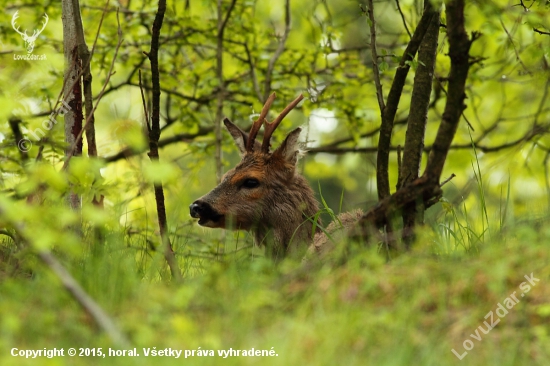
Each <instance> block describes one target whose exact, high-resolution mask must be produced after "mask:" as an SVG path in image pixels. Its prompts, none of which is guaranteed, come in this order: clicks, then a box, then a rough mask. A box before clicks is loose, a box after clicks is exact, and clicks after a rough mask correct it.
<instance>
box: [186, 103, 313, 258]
mask: <svg viewBox="0 0 550 366" xmlns="http://www.w3.org/2000/svg"><path fill="white" fill-rule="evenodd" d="M274 99H275V93H273V94H272V95H271V96H270V97H269V98H268V99H267V101H266V103H265V105H264V107H263V108H262V111H261V113H260V116H259V118H258V119H257V120H256V121H255V122H254V124H253V125H252V128H251V129H250V132H249V133H246V132H244V131H242V130H241V129H240V128H238V127H237V126H236V125H234V124H233V123H232V122H231V121H230V120H229V119H227V118H226V119H225V120H224V124H225V127H226V128H227V130H228V131H229V133H230V134H231V137H233V140H234V141H235V144H236V145H237V147H238V149H239V151H240V153H241V161H240V163H239V164H237V166H235V167H234V168H233V169H231V170H229V171H228V172H227V173H226V174H225V175H224V176H223V177H222V181H221V183H220V184H219V185H218V186H217V187H216V188H214V189H213V190H212V191H211V192H209V193H208V194H206V195H204V196H203V197H201V198H199V199H198V200H196V201H195V202H193V203H192V204H191V205H190V206H189V209H190V213H191V216H192V217H194V218H198V219H199V225H201V226H205V227H210V228H227V229H235V230H239V229H240V230H250V231H252V232H253V233H254V240H255V242H256V244H258V245H260V244H265V245H267V247H268V254H269V255H271V256H272V257H274V258H280V257H282V256H284V255H285V254H286V253H287V252H288V251H290V250H294V248H295V247H297V246H299V245H300V244H301V243H305V244H307V243H308V242H310V241H311V240H312V239H313V238H312V235H313V233H312V228H313V227H312V226H313V223H312V218H313V216H314V215H315V213H316V212H317V211H318V203H317V201H316V200H315V197H314V194H313V191H312V190H311V188H310V186H309V184H308V183H307V181H306V179H305V178H304V177H302V176H301V175H300V174H298V173H297V172H296V163H297V161H298V158H299V156H300V149H299V143H298V137H299V135H300V132H301V129H300V128H297V129H295V130H294V131H292V132H290V133H289V134H288V135H287V136H286V138H285V139H284V141H283V142H282V144H281V145H280V146H279V147H278V148H277V149H275V150H274V151H273V152H272V151H271V150H270V141H271V136H272V134H273V131H275V129H276V128H277V126H278V125H279V124H280V123H281V121H282V120H283V118H284V117H285V116H286V115H287V114H288V113H289V112H290V111H291V110H292V109H293V108H294V107H296V105H298V103H299V102H300V101H301V100H302V99H303V96H302V95H300V96H298V98H296V99H295V100H294V101H293V102H292V103H290V104H289V105H288V106H287V107H286V108H285V109H284V110H283V111H282V112H281V113H280V114H279V116H278V117H277V118H275V120H274V121H273V122H271V123H270V122H268V121H267V120H266V117H267V114H268V112H269V108H270V107H271V104H272V103H273V100H274ZM262 124H263V125H264V137H263V140H262V142H261V143H260V142H259V141H256V136H257V134H258V131H259V130H260V128H261V126H262ZM317 230H318V229H317ZM317 230H316V231H317ZM305 247H306V246H304V248H305Z"/></svg>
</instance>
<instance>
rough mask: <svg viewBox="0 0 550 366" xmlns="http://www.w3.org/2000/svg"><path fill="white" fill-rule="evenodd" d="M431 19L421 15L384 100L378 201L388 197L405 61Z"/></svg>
mask: <svg viewBox="0 0 550 366" xmlns="http://www.w3.org/2000/svg"><path fill="white" fill-rule="evenodd" d="M431 17H432V14H429V13H428V12H424V14H423V15H422V18H421V19H420V22H419V23H418V26H417V27H416V30H415V31H414V34H413V36H412V38H411V41H410V42H409V44H408V45H407V48H406V49H405V52H404V53H403V56H402V57H401V61H400V62H399V66H398V67H397V71H396V72H395V77H394V78H393V83H392V86H391V88H390V92H389V94H388V99H387V100H386V106H385V107H384V110H383V111H382V113H381V118H382V123H381V125H380V138H379V141H378V154H377V157H376V186H377V190H378V199H380V200H382V199H384V198H386V197H388V196H389V195H390V181H389V173H388V162H389V156H390V145H391V136H392V132H393V124H394V118H395V114H396V112H397V107H398V105H399V100H400V99H401V93H402V92H403V87H404V86H405V80H406V78H407V74H408V73H409V69H410V66H409V64H408V63H407V61H411V60H413V59H414V57H415V55H416V52H417V51H418V47H419V46H420V42H421V41H422V39H423V38H424V34H425V33H426V31H427V30H428V26H429V24H430V20H431Z"/></svg>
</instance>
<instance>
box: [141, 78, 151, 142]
mask: <svg viewBox="0 0 550 366" xmlns="http://www.w3.org/2000/svg"><path fill="white" fill-rule="evenodd" d="M139 91H140V92H141V102H142V103H143V113H144V115H145V124H146V126H147V131H151V125H150V124H149V113H148V112H147V103H146V102H145V94H143V85H142V83H141V69H139Z"/></svg>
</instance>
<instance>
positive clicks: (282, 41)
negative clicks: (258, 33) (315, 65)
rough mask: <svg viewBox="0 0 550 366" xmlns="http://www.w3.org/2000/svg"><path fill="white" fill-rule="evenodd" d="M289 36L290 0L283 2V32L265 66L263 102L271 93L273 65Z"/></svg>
mask: <svg viewBox="0 0 550 366" xmlns="http://www.w3.org/2000/svg"><path fill="white" fill-rule="evenodd" d="M289 34H290V0H285V30H284V33H283V36H282V38H281V39H280V40H279V45H278V46H277V50H275V53H274V54H273V56H272V57H271V59H270V60H269V63H268V65H267V70H266V72H265V82H264V100H267V98H268V96H269V94H270V93H271V78H272V76H273V70H274V69H275V64H276V63H277V60H278V59H279V57H281V55H282V53H283V51H284V50H285V44H286V40H287V38H288V35H289Z"/></svg>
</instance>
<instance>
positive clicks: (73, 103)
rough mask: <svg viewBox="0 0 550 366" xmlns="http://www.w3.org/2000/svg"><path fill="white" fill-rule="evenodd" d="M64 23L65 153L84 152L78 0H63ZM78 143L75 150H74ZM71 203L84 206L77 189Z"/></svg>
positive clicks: (77, 207)
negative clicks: (72, 149) (66, 107)
mask: <svg viewBox="0 0 550 366" xmlns="http://www.w3.org/2000/svg"><path fill="white" fill-rule="evenodd" d="M61 8H62V17H61V19H62V23H63V54H64V56H65V72H64V76H63V77H64V79H65V80H64V89H63V99H64V100H65V102H66V103H67V104H68V105H69V110H68V111H67V112H65V115H64V120H65V143H66V144H67V147H66V149H65V157H68V156H69V155H71V156H72V155H74V156H81V155H82V138H81V137H80V135H81V134H80V133H81V130H82V120H83V114H82V83H81V79H80V70H81V67H82V59H81V58H80V53H79V48H78V47H79V32H80V33H81V32H82V20H81V18H80V7H79V4H78V0H63V1H62V3H61ZM73 145H75V148H74V151H71V148H72V146H73ZM67 200H68V204H69V206H70V207H71V208H72V209H73V210H80V206H81V197H80V196H79V195H78V194H76V193H75V192H73V191H72V190H71V191H70V192H69V194H68V196H67Z"/></svg>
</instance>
